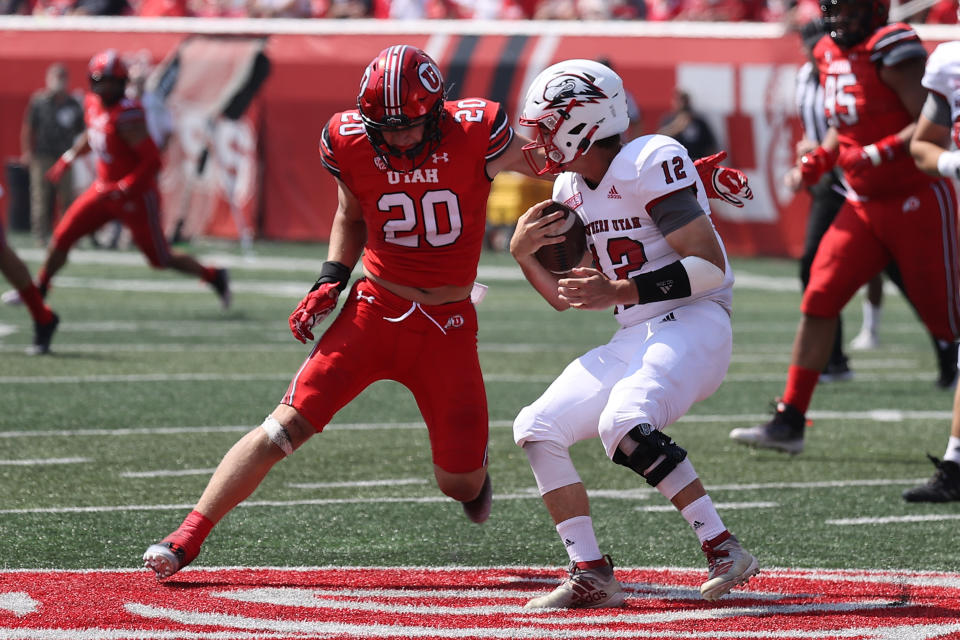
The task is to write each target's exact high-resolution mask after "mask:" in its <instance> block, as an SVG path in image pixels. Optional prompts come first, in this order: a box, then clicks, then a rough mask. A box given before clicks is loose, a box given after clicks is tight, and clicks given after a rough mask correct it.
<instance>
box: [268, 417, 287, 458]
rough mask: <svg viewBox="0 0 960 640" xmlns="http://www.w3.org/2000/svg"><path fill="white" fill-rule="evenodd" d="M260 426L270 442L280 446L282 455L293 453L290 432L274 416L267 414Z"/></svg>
mask: <svg viewBox="0 0 960 640" xmlns="http://www.w3.org/2000/svg"><path fill="white" fill-rule="evenodd" d="M260 428H261V429H263V430H264V431H265V432H266V433H267V437H268V438H270V442H272V443H273V444H275V445H277V446H278V447H280V450H281V451H283V455H285V456H288V455H290V454H291V453H293V441H292V440H290V433H289V432H288V431H287V429H286V427H284V426H283V425H282V424H280V423H279V422H278V421H277V419H276V418H274V417H273V416H267V418H266V419H265V420H264V421H263V424H261V425H260Z"/></svg>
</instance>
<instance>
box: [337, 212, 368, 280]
mask: <svg viewBox="0 0 960 640" xmlns="http://www.w3.org/2000/svg"><path fill="white" fill-rule="evenodd" d="M366 240H367V228H366V226H365V225H364V222H363V220H351V219H349V218H347V217H345V216H343V215H341V214H339V213H337V214H336V215H334V217H333V226H332V227H331V229H330V244H329V247H328V249H327V260H329V261H333V262H339V263H341V264H344V265H346V266H348V267H350V268H351V269H352V268H353V266H354V265H355V264H357V261H358V260H359V259H360V254H361V253H362V252H363V246H364V245H365V244H366Z"/></svg>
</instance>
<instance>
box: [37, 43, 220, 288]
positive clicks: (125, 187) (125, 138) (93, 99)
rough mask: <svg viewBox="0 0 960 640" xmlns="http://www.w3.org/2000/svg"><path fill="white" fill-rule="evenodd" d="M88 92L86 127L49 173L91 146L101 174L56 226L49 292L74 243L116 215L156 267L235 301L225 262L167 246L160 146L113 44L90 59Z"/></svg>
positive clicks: (47, 266)
mask: <svg viewBox="0 0 960 640" xmlns="http://www.w3.org/2000/svg"><path fill="white" fill-rule="evenodd" d="M89 74H90V91H89V92H88V93H87V95H86V97H85V99H84V105H83V110H84V120H85V121H86V124H87V131H86V133H85V134H84V135H81V136H80V138H79V139H78V140H77V142H76V144H74V146H73V147H72V148H70V149H68V150H67V151H66V152H65V153H64V154H63V156H61V157H60V159H59V160H58V161H57V162H56V164H54V165H53V167H51V169H50V171H49V172H48V173H47V178H48V179H49V180H50V181H51V182H54V183H56V182H58V181H59V180H60V178H61V176H62V175H63V172H64V171H65V169H66V168H67V167H68V166H69V165H70V163H72V162H73V161H74V160H75V159H76V158H77V156H79V155H81V154H84V153H87V152H88V151H90V150H91V149H92V150H93V152H94V153H95V154H96V156H97V177H96V179H95V180H94V181H93V184H91V185H90V187H88V188H87V190H86V191H84V192H83V194H81V195H80V196H79V197H78V198H77V199H76V200H75V201H74V202H73V204H72V205H71V206H70V207H69V208H68V209H67V211H66V212H65V213H64V215H63V218H62V219H61V220H60V222H59V223H58V224H57V226H56V228H55V229H54V231H53V239H52V240H51V242H50V247H49V249H48V252H47V258H46V261H45V262H44V264H43V267H42V268H41V269H40V272H39V273H38V274H37V287H38V288H39V289H40V291H41V292H42V293H43V295H44V296H46V294H47V291H48V289H49V288H50V281H51V280H52V279H53V276H54V275H55V274H56V273H57V272H58V271H59V270H60V269H61V268H62V267H63V266H64V264H66V262H67V255H68V254H69V252H70V249H71V247H73V245H74V244H75V243H76V242H77V240H79V239H80V238H82V237H83V236H85V235H88V234H90V233H92V232H94V231H96V230H97V229H99V228H100V227H102V226H103V225H104V224H106V223H107V222H109V221H111V220H119V221H121V222H122V223H123V224H125V225H126V226H127V227H128V228H129V229H130V232H131V234H132V236H133V241H134V242H135V243H136V245H137V246H138V247H139V248H140V251H142V252H143V254H144V255H145V256H146V257H147V260H148V261H149V262H150V266H152V267H154V268H156V269H166V268H171V269H175V270H177V271H180V272H182V273H186V274H191V275H194V276H197V277H199V278H201V279H202V280H203V281H204V282H206V283H208V284H209V285H210V286H211V287H213V289H214V291H215V292H216V293H217V295H218V296H219V298H220V300H221V302H222V304H223V306H224V307H227V306H228V305H229V303H230V289H229V284H228V281H227V272H226V270H225V269H215V268H212V267H205V266H203V265H201V264H200V263H199V262H197V260H196V259H195V258H194V257H193V256H191V255H189V254H186V253H182V252H180V251H175V250H173V249H171V248H170V246H169V244H168V243H167V240H166V238H165V237H164V235H163V229H162V227H161V224H160V195H159V192H158V191H157V173H158V172H159V170H160V153H159V151H158V150H157V146H156V145H155V144H154V142H153V140H152V139H151V138H150V135H149V133H148V132H147V125H146V118H145V115H144V111H143V106H142V105H141V104H140V102H139V101H138V100H128V99H126V98H124V88H125V87H126V84H127V68H126V66H125V65H124V63H123V61H122V60H121V59H120V57H119V55H118V53H117V52H116V51H115V50H113V49H109V50H107V51H104V52H102V53H98V54H97V55H95V56H94V57H93V58H92V59H91V60H90V65H89Z"/></svg>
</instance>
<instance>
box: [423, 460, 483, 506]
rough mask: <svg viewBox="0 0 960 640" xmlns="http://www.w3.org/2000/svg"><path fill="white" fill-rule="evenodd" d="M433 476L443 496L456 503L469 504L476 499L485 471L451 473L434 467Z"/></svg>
mask: <svg viewBox="0 0 960 640" xmlns="http://www.w3.org/2000/svg"><path fill="white" fill-rule="evenodd" d="M433 475H434V477H435V478H436V479H437V487H438V488H439V489H440V492H441V493H443V495H445V496H447V497H448V498H453V499H454V500H456V501H458V502H469V501H470V500H473V499H474V498H476V497H477V494H479V493H480V490H481V489H482V488H483V481H484V479H485V478H486V477H487V470H486V469H485V468H480V469H476V470H474V471H468V472H466V473H451V472H449V471H444V470H443V469H440V468H439V467H437V466H434V469H433Z"/></svg>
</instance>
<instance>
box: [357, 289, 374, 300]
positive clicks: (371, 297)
mask: <svg viewBox="0 0 960 640" xmlns="http://www.w3.org/2000/svg"><path fill="white" fill-rule="evenodd" d="M357 300H366V301H367V302H369V303H373V301H374V300H376V298H375V297H374V296H365V295H363V293H362V292H360V291H357Z"/></svg>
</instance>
